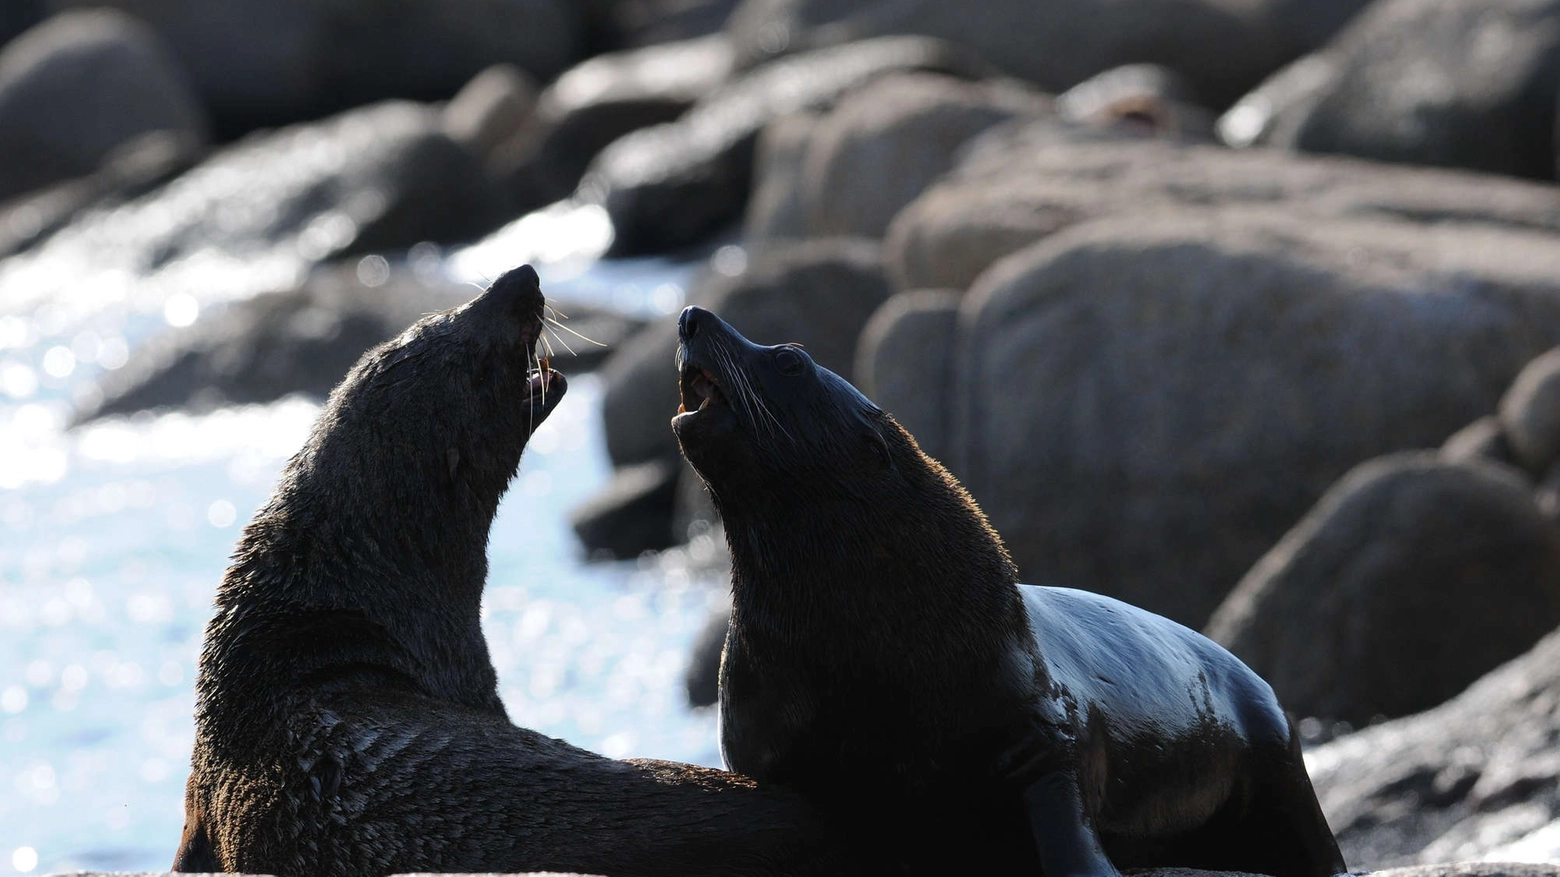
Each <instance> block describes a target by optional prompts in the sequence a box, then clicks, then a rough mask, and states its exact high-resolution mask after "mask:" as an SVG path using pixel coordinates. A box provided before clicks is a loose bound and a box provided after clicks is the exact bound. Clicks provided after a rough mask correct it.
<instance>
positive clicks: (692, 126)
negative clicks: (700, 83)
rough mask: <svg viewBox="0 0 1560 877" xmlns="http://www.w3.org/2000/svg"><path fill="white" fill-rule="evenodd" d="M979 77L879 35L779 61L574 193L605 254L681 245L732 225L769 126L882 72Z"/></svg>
mask: <svg viewBox="0 0 1560 877" xmlns="http://www.w3.org/2000/svg"><path fill="white" fill-rule="evenodd" d="M982 69H983V68H982V67H981V66H980V65H979V64H978V63H976V62H974V61H973V60H972V59H970V58H969V57H968V56H967V55H965V54H963V53H961V52H959V51H957V50H955V49H953V48H952V47H950V46H948V45H946V44H944V43H941V42H938V41H936V40H931V39H926V38H922V37H884V38H882V39H876V40H868V41H865V42H861V43H853V44H851V45H847V46H839V47H836V48H832V49H824V50H820V51H818V52H811V53H808V54H805V55H799V56H797V57H795V58H786V59H782V60H779V61H776V62H773V63H771V64H768V65H765V66H764V67H761V68H759V69H757V70H754V71H752V72H750V73H748V74H747V75H746V76H743V77H741V78H739V79H737V80H736V81H735V82H733V83H731V84H729V85H727V86H725V87H724V88H721V89H718V90H717V91H715V92H714V93H713V94H711V95H709V96H708V97H706V98H704V99H703V100H700V101H699V102H698V103H697V104H695V105H694V107H693V108H692V109H691V110H689V111H688V112H687V114H685V115H684V116H682V117H681V118H680V119H678V120H677V121H676V122H671V123H667V124H663V125H655V126H653V127H650V128H645V129H643V130H640V131H635V132H634V133H633V134H630V135H628V136H626V137H623V138H622V139H620V140H618V141H617V142H615V143H613V144H612V145H611V146H609V147H607V148H606V149H605V150H604V151H603V152H602V153H601V154H600V155H598V156H596V159H595V161H594V162H592V163H591V166H590V169H589V171H587V173H586V175H585V179H584V180H583V181H581V183H580V190H579V194H580V197H581V198H582V199H583V200H586V201H590V202H596V203H601V204H603V205H604V206H605V207H606V210H607V212H608V213H609V214H610V215H611V217H612V225H613V228H614V229H615V230H616V233H617V237H616V239H615V241H614V243H613V253H614V254H615V255H633V254H639V253H648V252H659V251H665V250H672V249H677V248H680V247H686V246H690V245H692V244H696V243H698V242H700V241H702V240H703V239H705V238H706V237H708V236H709V235H711V234H712V233H714V232H715V231H717V230H719V229H720V228H722V227H723V226H725V225H726V224H728V223H730V222H733V221H735V220H737V219H740V218H741V216H742V210H743V208H744V207H745V206H746V204H747V199H748V194H749V188H750V187H751V180H752V176H753V150H754V144H755V142H756V141H757V139H758V134H759V131H761V130H762V129H763V127H764V126H765V125H766V124H768V123H769V122H770V121H771V120H774V119H777V118H779V117H781V116H785V115H789V114H791V113H795V112H799V111H802V110H807V109H818V108H823V107H827V106H831V105H833V103H834V102H835V101H836V100H837V99H838V98H839V97H840V96H841V95H843V94H845V93H846V92H848V91H850V90H851V89H854V88H858V87H860V86H861V85H864V84H865V83H867V82H869V81H871V80H873V79H876V78H877V77H879V76H882V75H884V74H886V73H893V72H896V71H906V70H934V71H942V72H948V73H953V74H962V75H973V74H975V73H977V72H979V71H981V70H982Z"/></svg>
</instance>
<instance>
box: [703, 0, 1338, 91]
mask: <svg viewBox="0 0 1560 877" xmlns="http://www.w3.org/2000/svg"><path fill="white" fill-rule="evenodd" d="M1365 3H1366V0H1331V2H1325V3H1306V2H1304V0H1263V2H1248V3H1239V4H1235V3H1226V2H1218V0H1125V2H1123V0H1067V2H1057V0H984V2H982V3H980V4H978V5H977V6H974V7H971V6H969V5H967V4H960V3H946V2H925V0H746V2H744V3H742V4H741V5H740V6H739V7H738V8H737V11H736V12H735V13H733V15H732V18H731V22H730V24H729V25H728V26H727V29H728V31H729V32H730V33H731V34H732V36H733V37H734V38H735V39H736V40H737V44H738V46H739V48H740V50H741V53H742V56H743V57H744V58H745V59H748V60H749V61H750V62H756V61H758V60H760V59H765V58H770V57H773V56H775V55H777V54H783V53H787V52H798V51H807V50H810V49H816V48H819V47H821V46H829V45H836V44H838V43H842V42H846V41H848V40H859V39H863V38H867V37H875V36H882V35H885V34H922V35H926V36H932V37H939V38H941V39H946V40H948V41H950V42H953V43H957V44H959V45H963V46H967V47H968V48H969V49H971V50H973V51H974V52H976V53H977V54H979V55H981V56H982V57H984V58H986V59H987V60H988V61H990V62H991V63H992V64H995V65H996V66H997V67H998V68H1000V69H1001V70H1002V71H1003V72H1005V73H1008V74H1010V75H1013V76H1017V77H1020V78H1023V79H1027V80H1030V81H1031V82H1034V83H1036V84H1038V85H1039V86H1040V87H1041V88H1043V89H1045V90H1047V91H1051V92H1060V91H1064V90H1066V89H1068V88H1071V87H1072V86H1074V85H1077V84H1078V83H1080V82H1082V81H1083V80H1085V79H1087V78H1089V77H1090V76H1093V75H1094V74H1096V73H1100V72H1101V71H1104V70H1109V69H1110V68H1112V67H1119V66H1121V65H1123V64H1135V63H1152V64H1163V65H1164V66H1166V67H1170V68H1172V69H1175V70H1179V71H1181V72H1182V73H1183V74H1185V75H1186V76H1187V77H1188V78H1189V79H1190V80H1191V81H1192V82H1193V83H1194V84H1195V85H1196V87H1197V89H1198V91H1199V92H1200V93H1202V94H1205V95H1207V96H1208V99H1209V100H1210V101H1212V102H1213V105H1215V106H1222V105H1224V104H1227V103H1229V102H1230V101H1233V100H1234V99H1235V98H1236V97H1237V96H1239V95H1240V94H1242V93H1244V92H1245V91H1247V90H1248V89H1250V88H1251V87H1252V86H1254V85H1256V84H1257V83H1258V82H1259V81H1261V79H1262V78H1263V77H1264V76H1266V75H1267V74H1268V73H1271V72H1272V71H1273V70H1275V69H1277V68H1278V67H1279V66H1280V65H1282V64H1284V63H1285V62H1287V61H1289V60H1290V59H1292V58H1294V57H1296V56H1297V55H1299V54H1301V53H1302V52H1304V51H1307V50H1308V49H1310V48H1312V47H1314V46H1315V45H1317V44H1318V43H1317V41H1318V40H1320V39H1325V38H1326V36H1327V35H1329V34H1330V33H1331V32H1332V30H1333V29H1335V28H1336V27H1338V26H1339V25H1341V24H1342V23H1343V20H1344V19H1345V18H1346V17H1347V16H1348V15H1349V14H1350V13H1351V12H1353V10H1355V9H1359V8H1361V7H1363V6H1364V5H1365Z"/></svg>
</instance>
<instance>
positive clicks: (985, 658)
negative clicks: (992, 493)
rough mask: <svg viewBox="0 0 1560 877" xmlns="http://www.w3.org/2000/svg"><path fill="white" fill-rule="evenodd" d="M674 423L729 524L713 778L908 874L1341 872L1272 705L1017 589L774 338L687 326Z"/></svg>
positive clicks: (925, 466) (1215, 669)
mask: <svg viewBox="0 0 1560 877" xmlns="http://www.w3.org/2000/svg"><path fill="white" fill-rule="evenodd" d="M680 336H681V349H680V351H679V361H680V362H679V372H680V377H681V386H682V399H683V404H682V411H681V413H679V414H678V416H677V417H676V418H675V419H674V420H673V429H674V430H675V432H676V433H677V437H678V440H679V441H680V442H681V445H682V448H683V453H684V455H685V456H686V457H687V458H688V460H689V462H691V463H692V464H693V466H694V468H695V469H696V470H698V472H699V474H700V476H701V477H702V478H703V479H704V481H705V482H706V484H707V485H708V486H709V489H710V492H711V494H712V495H713V498H714V501H715V504H716V506H717V507H718V509H719V511H720V513H721V517H722V519H723V521H724V523H725V528H726V538H727V541H728V544H729V546H730V549H731V557H732V591H733V599H734V606H733V610H732V620H731V628H730V632H729V633H728V636H727V640H726V650H725V655H724V659H723V661H722V665H721V676H720V740H721V749H722V754H723V755H724V757H725V759H726V762H727V764H728V766H729V767H731V768H732V769H733V770H737V771H740V772H742V773H744V774H747V775H749V776H752V777H755V778H758V779H759V780H761V781H775V782H778V783H783V784H788V785H791V786H794V787H797V788H798V789H800V790H801V791H802V792H803V793H804V794H807V795H808V796H809V797H810V798H812V799H813V800H814V801H815V802H817V803H818V804H819V805H820V807H823V808H827V809H826V812H827V813H828V814H829V815H831V816H832V817H833V818H836V819H839V820H841V821H842V823H844V824H846V825H849V826H850V827H851V829H852V830H854V831H859V832H861V833H862V836H863V838H864V839H865V840H867V841H868V842H877V843H880V844H881V845H882V846H883V847H884V848H885V849H889V850H893V851H894V852H895V853H897V855H898V857H899V861H900V863H901V864H902V865H903V866H904V868H905V870H907V871H910V872H916V873H1028V874H1033V873H1036V868H1037V866H1039V867H1040V868H1042V869H1043V872H1044V873H1045V874H1046V875H1047V877H1069V875H1115V874H1117V873H1118V871H1117V869H1118V868H1136V867H1166V866H1183V867H1190V868H1200V869H1206V870H1227V871H1249V872H1256V873H1263V874H1274V875H1281V877H1327V875H1332V874H1337V873H1341V872H1343V871H1344V863H1343V858H1342V856H1341V855H1340V853H1339V851H1338V846H1337V843H1336V841H1335V840H1334V838H1333V836H1332V833H1331V831H1330V830H1329V829H1328V827H1327V823H1326V820H1325V818H1324V817H1323V815H1322V812H1321V808H1320V806H1319V805H1318V804H1317V801H1316V795H1315V793H1314V791H1313V790H1312V788H1311V782H1310V778H1309V777H1308V776H1307V775H1306V772H1305V765H1304V762H1303V761H1302V759H1301V755H1300V747H1299V743H1298V738H1297V735H1296V734H1295V732H1294V729H1293V726H1292V724H1291V722H1290V721H1289V719H1288V718H1287V717H1286V715H1285V714H1284V712H1283V710H1282V709H1281V708H1280V706H1279V704H1278V701H1277V700H1276V698H1275V697H1274V695H1273V691H1272V689H1271V688H1270V687H1268V685H1267V684H1266V683H1265V682H1263V681H1262V679H1260V678H1259V677H1258V676H1257V675H1256V674H1255V673H1253V672H1252V671H1251V670H1250V669H1248V668H1247V667H1246V666H1245V665H1244V664H1242V663H1241V662H1240V661H1239V660H1237V659H1236V658H1235V657H1234V656H1232V655H1231V654H1230V653H1228V652H1226V651H1225V650H1224V649H1222V648H1220V647H1219V646H1218V645H1216V644H1214V643H1213V642H1212V641H1210V640H1208V639H1206V638H1205V637H1203V636H1201V635H1200V634H1198V633H1196V632H1194V631H1191V630H1188V629H1187V628H1185V627H1182V626H1180V625H1178V624H1176V623H1174V622H1172V621H1169V620H1168V619H1165V618H1162V617H1160V616H1157V615H1153V614H1151V613H1148V612H1145V611H1143V610H1140V609H1137V608H1135V607H1132V606H1129V605H1127V604H1125V603H1121V602H1119V601H1116V600H1112V599H1109V598H1106V597H1101V596H1098V595H1095V594H1091V593H1087V592H1083V591H1075V590H1069V589H1062V588H1039V587H1032V586H1028V585H1020V584H1018V582H1017V574H1016V570H1015V568H1014V566H1013V563H1012V561H1011V560H1010V559H1009V557H1008V553H1007V550H1006V548H1005V547H1004V546H1003V544H1002V541H1001V539H1000V537H998V535H997V533H996V532H995V531H994V530H992V528H991V527H990V525H989V524H988V523H987V521H986V518H985V516H984V515H983V514H982V513H981V511H980V509H979V508H978V507H977V506H976V505H975V503H974V501H973V500H972V499H971V498H970V496H969V495H968V494H967V493H966V492H965V491H964V489H963V487H962V486H960V485H959V483H958V482H957V481H956V480H955V479H954V478H953V477H952V476H951V475H949V474H948V472H947V471H946V470H944V469H943V467H942V466H941V465H939V464H938V463H937V462H936V461H934V460H932V459H930V458H929V457H927V456H925V455H924V454H922V453H921V451H920V449H919V448H918V447H917V446H916V444H915V440H914V439H913V438H911V436H910V435H909V434H908V433H906V432H905V431H904V430H903V429H902V428H900V426H899V425H898V424H897V423H895V421H894V420H893V418H892V417H890V416H889V415H888V414H886V413H884V412H883V411H881V410H880V409H879V408H878V407H877V406H876V405H874V404H872V403H871V402H870V401H869V400H867V399H866V397H864V396H863V395H861V393H859V392H858V391H857V390H856V389H855V388H854V387H852V386H851V385H850V384H848V383H847V382H845V381H844V380H842V379H841V378H839V377H838V376H836V375H834V374H833V373H831V372H829V371H828V370H826V369H823V368H820V367H818V366H817V365H816V364H815V363H813V361H812V360H811V358H810V357H809V356H808V355H807V353H806V352H805V351H804V350H802V349H800V348H799V347H797V346H795V345H789V344H782V345H776V346H773V347H762V346H759V345H756V344H753V343H751V342H749V341H748V340H746V339H745V338H743V337H742V336H741V335H739V334H738V333H737V332H736V331H735V330H734V329H732V328H731V327H730V326H728V325H727V324H725V323H724V322H723V321H721V320H720V319H719V318H718V317H716V316H715V315H714V314H712V313H710V312H708V311H705V310H701V309H699V308H689V309H687V310H686V311H684V312H683V315H682V317H681V322H680Z"/></svg>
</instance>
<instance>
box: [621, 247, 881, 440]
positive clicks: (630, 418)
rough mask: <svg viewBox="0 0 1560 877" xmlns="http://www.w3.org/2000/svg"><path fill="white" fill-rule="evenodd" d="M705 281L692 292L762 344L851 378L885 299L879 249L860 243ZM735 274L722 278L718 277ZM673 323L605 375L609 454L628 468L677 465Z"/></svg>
mask: <svg viewBox="0 0 1560 877" xmlns="http://www.w3.org/2000/svg"><path fill="white" fill-rule="evenodd" d="M715 263H716V266H717V268H716V269H712V270H710V271H708V272H707V273H705V274H704V275H703V276H702V277H701V278H700V279H699V281H698V282H697V283H696V284H695V285H694V287H693V289H692V290H691V291H690V295H689V299H690V301H691V302H692V303H694V304H698V305H701V306H703V307H707V308H710V309H711V310H713V311H715V312H716V313H718V314H719V315H720V316H721V318H722V319H724V320H726V321H727V322H729V323H731V325H733V326H735V327H736V328H737V330H738V331H740V332H741V333H742V334H743V335H745V336H747V337H748V338H750V339H752V340H753V341H754V342H755V343H758V344H778V343H781V342H784V341H796V342H800V343H802V344H805V345H807V351H808V353H810V354H811V355H812V357H813V359H815V360H816V361H817V362H818V363H819V364H820V365H822V366H824V367H825V368H828V369H830V370H832V371H834V372H836V373H838V374H839V375H840V376H841V377H844V378H845V379H846V380H850V379H851V378H852V374H853V372H852V363H853V361H854V359H855V355H856V339H857V337H858V336H859V335H860V334H861V327H862V326H863V325H865V324H866V322H867V318H868V317H870V316H871V315H872V312H873V311H874V310H876V309H877V307H878V305H880V304H882V303H883V301H884V300H885V299H887V298H888V296H889V293H890V290H889V286H888V280H887V278H885V277H884V276H883V269H882V265H881V263H880V262H879V259H878V250H877V247H876V246H875V245H873V244H871V243H869V242H865V241H856V240H831V239H824V240H815V241H808V242H805V243H798V244H793V245H787V246H776V247H773V248H767V249H764V250H760V251H757V252H755V253H753V254H751V255H750V256H749V257H748V258H747V260H746V265H745V266H736V267H732V266H727V265H724V264H723V263H722V259H721V258H720V256H717V258H716V259H715ZM721 268H724V269H725V270H729V271H732V273H731V274H722V273H720V270H718V269H721ZM676 352H677V320H676V318H675V317H668V318H666V319H665V320H662V321H660V322H658V323H655V324H652V325H651V326H650V327H649V328H648V329H646V330H645V331H644V332H642V333H640V334H639V335H638V336H636V337H635V338H633V339H631V340H630V341H629V342H628V343H627V344H625V345H624V346H623V348H622V349H621V350H620V351H618V352H617V353H616V354H614V355H613V356H612V358H610V359H609V360H607V362H606V364H605V365H604V366H603V367H602V378H603V381H604V382H605V384H606V392H605V399H604V402H603V411H602V414H603V417H604V419H605V421H606V433H607V452H608V453H609V454H610V455H611V457H612V461H613V463H615V464H616V465H618V466H628V465H633V464H635V463H641V462H645V461H648V460H678V459H680V457H681V454H680V452H679V450H678V447H677V438H676V436H674V435H673V434H672V428H671V419H672V416H673V415H674V414H676V413H677V405H678V393H677V371H676V369H675V367H674V360H675V357H676Z"/></svg>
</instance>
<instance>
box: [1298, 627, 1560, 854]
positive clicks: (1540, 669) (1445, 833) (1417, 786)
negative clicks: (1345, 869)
mask: <svg viewBox="0 0 1560 877" xmlns="http://www.w3.org/2000/svg"><path fill="white" fill-rule="evenodd" d="M1306 766H1307V767H1308V768H1309V770H1310V773H1311V780H1312V783H1313V784H1314V785H1315V786H1316V791H1317V796H1318V798H1319V799H1320V801H1321V804H1322V809H1323V810H1324V811H1326V813H1327V821H1328V822H1329V823H1330V824H1331V825H1332V828H1333V831H1334V833H1335V834H1336V835H1337V837H1338V842H1339V844H1340V846H1341V847H1342V848H1343V853H1344V857H1345V858H1346V859H1347V861H1348V863H1349V865H1350V866H1351V867H1352V868H1354V869H1356V870H1359V869H1364V868H1379V867H1383V866H1389V865H1406V864H1414V863H1424V864H1426V865H1428V864H1429V863H1435V862H1446V861H1456V860H1468V859H1480V858H1486V857H1488V858H1489V859H1491V860H1497V861H1498V860H1499V858H1498V857H1510V856H1518V855H1521V856H1523V857H1524V858H1526V857H1527V856H1532V858H1527V861H1553V858H1552V856H1553V853H1554V852H1555V851H1556V845H1555V836H1556V832H1555V830H1554V828H1553V821H1554V819H1555V814H1557V813H1560V633H1555V634H1551V635H1549V636H1548V637H1546V638H1545V639H1544V640H1543V641H1541V642H1540V643H1539V644H1538V645H1536V646H1534V647H1533V649H1532V650H1531V651H1530V652H1528V653H1527V654H1526V655H1523V656H1522V657H1520V658H1517V659H1516V660H1514V661H1511V662H1510V663H1508V664H1506V665H1505V666H1503V667H1501V668H1499V669H1497V670H1495V671H1494V672H1492V673H1490V674H1489V675H1488V676H1485V677H1484V678H1483V679H1481V680H1479V681H1478V682H1477V683H1475V684H1474V685H1473V686H1472V687H1471V688H1469V689H1468V690H1467V691H1466V692H1464V693H1463V694H1461V695H1459V696H1458V697H1457V698H1456V699H1455V700H1452V701H1450V702H1449V703H1446V704H1444V705H1442V706H1439V707H1437V708H1435V709H1433V710H1430V711H1429V712H1425V713H1421V714H1419V715H1415V716H1410V717H1408V718H1404V719H1398V720H1397V721H1393V722H1387V723H1385V724H1381V725H1377V726H1375V727H1371V728H1369V729H1366V730H1364V731H1360V732H1359V733H1356V734H1350V735H1348V736H1346V737H1343V738H1342V739H1339V740H1337V741H1334V742H1332V743H1329V744H1326V745H1325V746H1321V747H1318V748H1317V749H1314V750H1312V751H1311V752H1310V753H1308V754H1307V757H1306ZM1546 827H1547V828H1548V834H1549V837H1550V841H1549V845H1548V849H1547V850H1546V849H1545V848H1544V847H1543V846H1541V845H1540V844H1539V843H1538V841H1540V840H1542V838H1541V837H1534V836H1535V835H1539V834H1541V833H1542V832H1543V831H1544V830H1545V829H1546ZM1524 839H1528V841H1529V845H1528V849H1527V850H1525V851H1524V850H1523V849H1522V842H1523V841H1524ZM1546 853H1548V855H1547V856H1546V855H1545V854H1546ZM1415 870H1418V869H1415ZM1425 870H1426V871H1430V870H1432V869H1430V868H1426V869H1425ZM1379 873H1393V872H1379Z"/></svg>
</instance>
